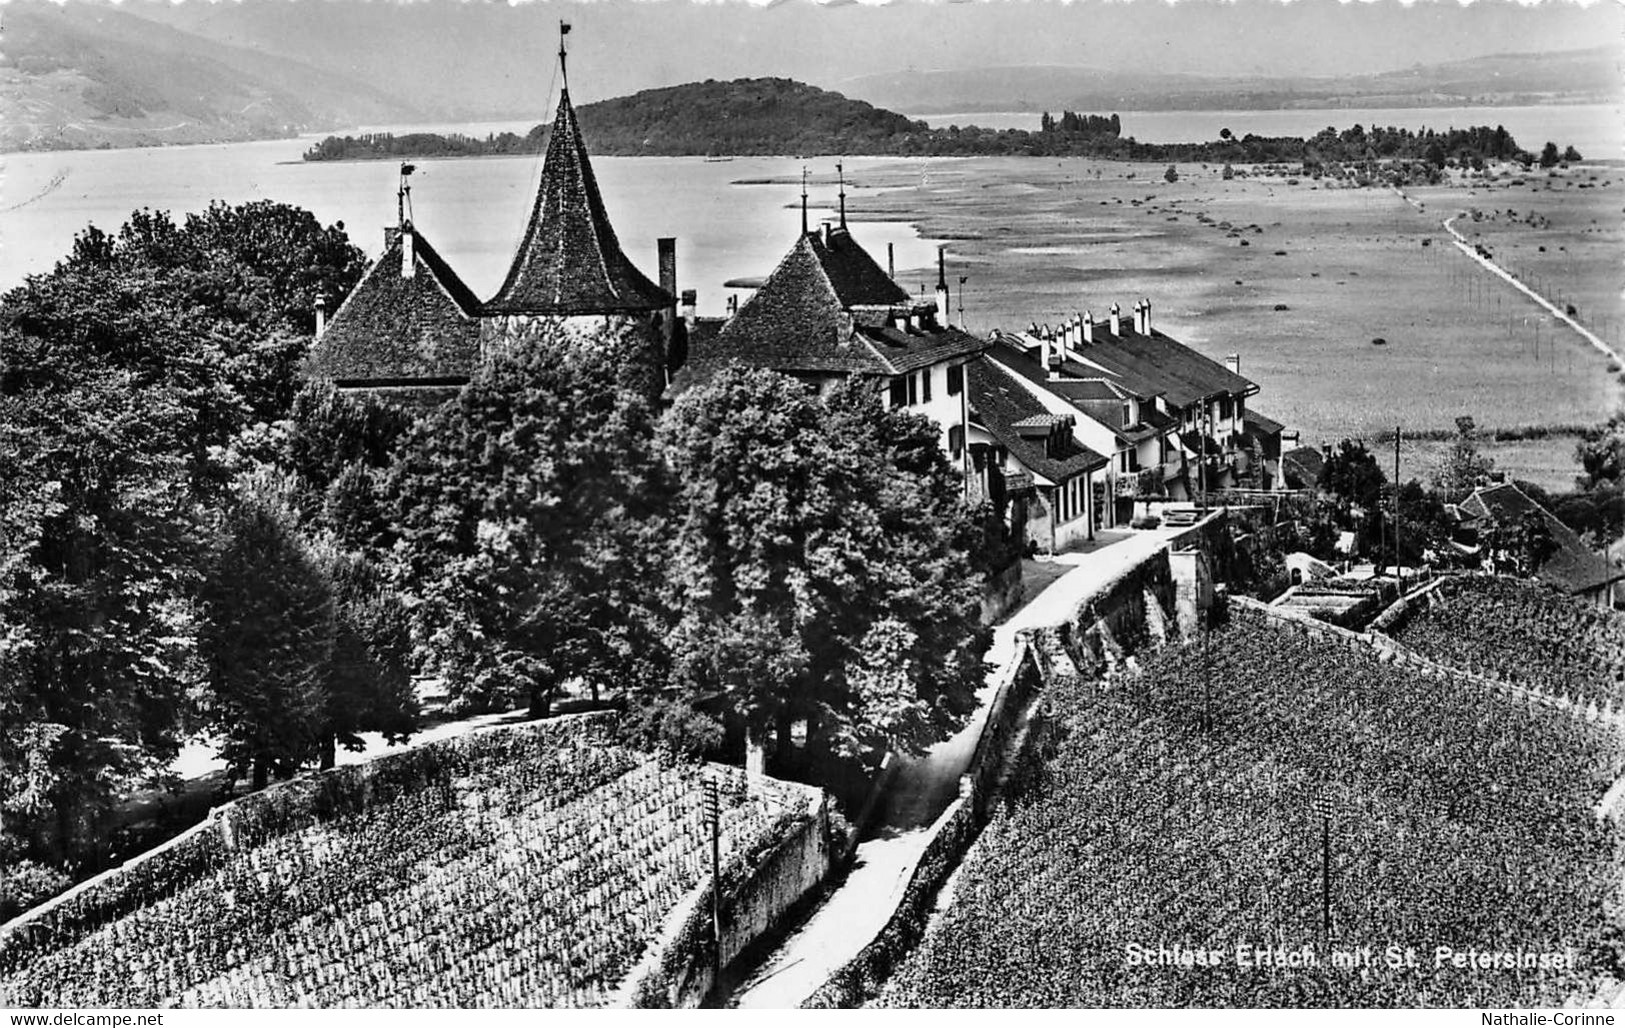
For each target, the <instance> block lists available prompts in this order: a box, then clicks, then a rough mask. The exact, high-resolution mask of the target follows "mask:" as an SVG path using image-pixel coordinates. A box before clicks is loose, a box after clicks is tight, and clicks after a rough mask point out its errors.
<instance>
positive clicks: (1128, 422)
mask: <svg viewBox="0 0 1625 1028" xmlns="http://www.w3.org/2000/svg"><path fill="white" fill-rule="evenodd" d="M1133 425H1134V407H1133V405H1132V404H1130V403H1129V402H1128V401H1127V400H1124V401H1123V427H1124V428H1130V427H1132V426H1133Z"/></svg>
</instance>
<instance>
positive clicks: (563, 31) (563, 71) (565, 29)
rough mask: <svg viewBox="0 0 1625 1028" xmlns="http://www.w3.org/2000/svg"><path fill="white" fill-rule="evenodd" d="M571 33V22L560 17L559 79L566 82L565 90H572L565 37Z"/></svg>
mask: <svg viewBox="0 0 1625 1028" xmlns="http://www.w3.org/2000/svg"><path fill="white" fill-rule="evenodd" d="M569 34H570V23H569V22H567V21H565V20H564V19H562V18H561V19H559V80H560V81H561V82H562V83H563V84H564V91H565V92H566V93H568V92H569V91H570V70H569V68H568V67H567V66H566V65H565V57H566V55H565V52H564V37H565V36H568V35H569Z"/></svg>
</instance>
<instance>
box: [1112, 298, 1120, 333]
mask: <svg viewBox="0 0 1625 1028" xmlns="http://www.w3.org/2000/svg"><path fill="white" fill-rule="evenodd" d="M1111 322H1112V335H1114V336H1120V335H1122V334H1123V308H1122V307H1119V306H1118V305H1117V301H1116V300H1113V301H1112V318H1111Z"/></svg>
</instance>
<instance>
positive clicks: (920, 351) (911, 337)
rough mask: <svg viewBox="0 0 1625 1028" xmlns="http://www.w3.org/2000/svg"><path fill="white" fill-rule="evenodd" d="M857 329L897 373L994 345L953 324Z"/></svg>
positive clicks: (874, 351)
mask: <svg viewBox="0 0 1625 1028" xmlns="http://www.w3.org/2000/svg"><path fill="white" fill-rule="evenodd" d="M856 331H857V335H858V337H859V338H861V339H862V340H864V341H865V342H866V343H868V345H869V349H870V351H871V352H873V353H874V355H875V356H876V357H877V358H878V359H879V360H880V361H881V363H882V364H884V365H885V366H886V368H887V370H888V373H890V374H894V375H901V374H904V373H906V372H909V371H913V370H915V369H917V368H924V367H929V366H930V365H932V364H936V363H937V362H938V361H945V360H947V359H948V358H950V357H958V356H962V355H969V354H973V353H981V352H982V351H983V350H986V349H987V348H988V346H989V345H991V344H989V343H988V341H987V340H985V339H978V338H977V337H975V336H973V335H971V334H970V333H968V332H962V331H960V330H959V329H957V328H954V327H953V326H952V325H949V326H946V327H943V328H924V329H917V330H914V331H906V330H904V329H900V328H865V327H859V328H858V329H857V330H856Z"/></svg>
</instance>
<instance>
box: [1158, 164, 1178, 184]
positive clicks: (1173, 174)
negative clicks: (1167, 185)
mask: <svg viewBox="0 0 1625 1028" xmlns="http://www.w3.org/2000/svg"><path fill="white" fill-rule="evenodd" d="M1162 180H1163V181H1164V182H1178V181H1179V169H1178V168H1176V167H1174V166H1173V165H1172V164H1170V165H1168V170H1167V171H1164V172H1163V173H1162Z"/></svg>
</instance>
